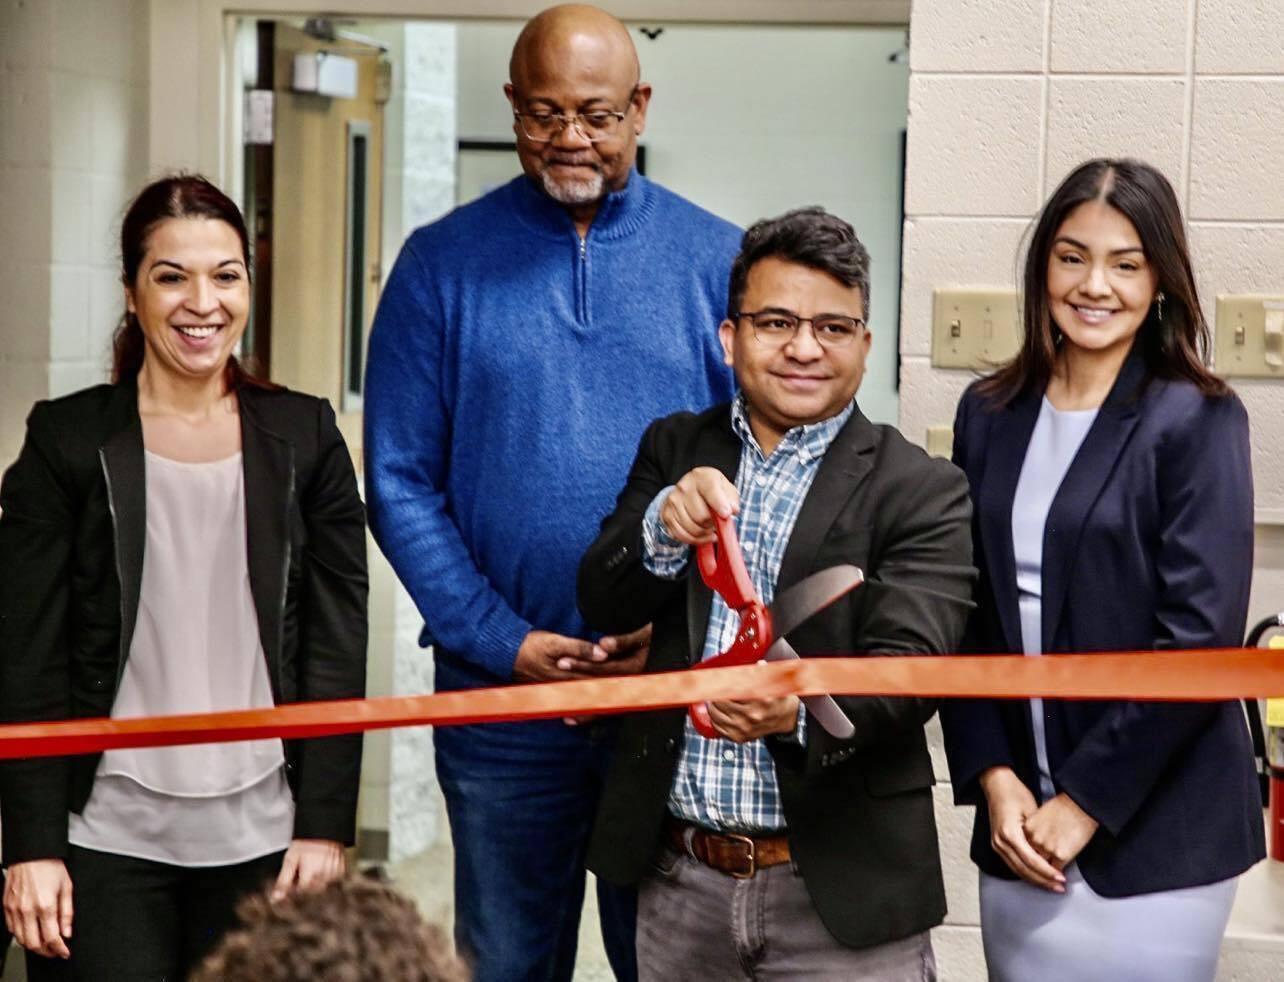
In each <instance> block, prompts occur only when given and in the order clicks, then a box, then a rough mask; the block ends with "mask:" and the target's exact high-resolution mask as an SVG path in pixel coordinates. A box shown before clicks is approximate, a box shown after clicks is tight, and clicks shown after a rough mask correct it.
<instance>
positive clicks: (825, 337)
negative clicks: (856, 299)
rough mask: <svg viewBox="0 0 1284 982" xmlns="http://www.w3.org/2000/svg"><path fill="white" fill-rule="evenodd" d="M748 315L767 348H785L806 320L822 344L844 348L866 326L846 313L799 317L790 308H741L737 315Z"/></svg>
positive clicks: (813, 334) (761, 341)
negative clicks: (754, 309)
mask: <svg viewBox="0 0 1284 982" xmlns="http://www.w3.org/2000/svg"><path fill="white" fill-rule="evenodd" d="M741 317H746V318H748V319H749V323H750V325H751V326H752V327H753V336H754V337H755V338H757V339H758V343H759V344H762V345H764V346H766V347H768V348H783V347H784V346H785V345H787V344H788V343H789V342H790V341H792V340H793V339H794V338H795V337H796V336H797V334H798V329H799V328H800V327H802V325H803V324H810V325H811V333H812V336H813V337H815V339H816V343H817V344H819V345H820V346H821V347H822V348H845V347H847V346H848V345H849V344H851V343H852V342H853V341H855V340H856V339H857V338H858V337H860V335H861V332H862V331H864V330H865V322H864V321H863V320H861V318H859V317H847V316H845V315H843V314H817V315H816V316H815V317H799V316H798V315H797V314H795V313H794V312H793V311H791V310H777V309H772V308H768V309H766V310H757V311H753V310H742V311H740V312H739V313H738V314H736V318H737V319H739V318H741Z"/></svg>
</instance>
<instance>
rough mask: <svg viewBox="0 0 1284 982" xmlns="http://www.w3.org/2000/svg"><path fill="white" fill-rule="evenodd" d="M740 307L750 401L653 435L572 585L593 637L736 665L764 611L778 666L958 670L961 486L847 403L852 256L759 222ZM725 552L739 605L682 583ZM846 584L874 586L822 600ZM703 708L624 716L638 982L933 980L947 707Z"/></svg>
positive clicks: (607, 873) (824, 231)
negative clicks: (897, 660) (847, 572)
mask: <svg viewBox="0 0 1284 982" xmlns="http://www.w3.org/2000/svg"><path fill="white" fill-rule="evenodd" d="M729 293H730V296H729V300H728V308H727V311H728V312H727V316H726V319H725V320H724V321H723V322H722V325H721V327H720V328H719V337H720V339H721V342H722V347H723V351H724V353H725V358H726V361H727V364H729V365H731V366H733V368H734V369H735V374H736V381H737V382H738V384H739V392H738V393H737V395H736V397H735V398H734V400H733V401H732V402H731V403H729V404H728V403H723V404H721V405H718V406H715V407H714V408H713V409H710V410H708V411H707V412H704V413H702V414H700V415H693V414H690V413H679V414H676V415H673V416H670V417H668V418H666V419H662V420H659V421H658V422H656V423H654V424H653V425H652V426H651V427H650V428H649V429H648V430H647V432H646V434H645V435H644V436H643V438H642V442H641V446H640V448H639V450H638V453H637V457H636V459H635V460H634V463H633V468H632V472H631V473H630V475H629V480H628V483H627V484H626V485H625V487H624V490H623V492H621V494H620V496H619V499H618V501H617V504H616V509H615V512H614V513H613V514H612V515H611V516H610V517H608V518H607V520H606V521H605V523H604V524H603V526H602V531H601V533H600V534H599V536H598V538H597V540H596V542H594V544H593V545H592V546H591V547H590V549H589V551H588V553H587V554H586V555H585V557H584V560H583V562H582V563H581V566H580V579H579V599H580V607H581V609H582V610H583V612H584V615H585V617H586V619H587V620H588V621H589V623H590V624H592V625H594V626H595V627H598V628H600V629H602V630H606V631H617V632H624V631H629V630H632V629H634V628H636V627H637V626H638V625H640V624H644V623H647V622H654V625H655V628H654V635H653V637H652V641H651V650H650V655H649V657H648V659H647V665H646V670H647V671H648V672H660V671H673V670H675V669H681V668H685V667H687V666H688V665H691V664H692V663H699V662H701V661H703V660H707V659H710V658H712V657H714V656H717V655H718V654H719V653H720V652H723V651H725V650H727V649H728V648H729V647H730V648H731V649H732V650H734V649H736V648H739V647H741V646H742V645H743V639H744V638H745V637H746V636H748V635H750V634H753V633H754V632H753V631H751V630H750V629H748V628H746V627H745V618H744V615H743V614H742V615H741V621H740V623H739V624H737V622H736V620H735V618H734V617H733V610H732V608H731V607H730V606H728V603H727V602H726V601H725V599H724V598H726V597H727V596H728V595H731V594H737V593H738V594H749V595H752V594H753V593H754V592H755V591H756V594H757V596H758V597H760V598H761V600H762V601H763V602H765V603H766V604H768V605H770V606H769V607H768V608H767V609H768V612H769V616H768V617H767V618H766V621H765V622H766V623H767V624H768V625H769V628H768V630H769V632H770V633H775V634H779V635H780V636H781V638H783V637H784V636H785V635H788V641H789V644H787V645H786V647H787V648H788V647H789V645H791V646H792V649H791V650H790V653H792V650H793V649H796V651H797V652H798V653H801V654H802V655H803V656H804V657H806V656H823V655H843V654H852V653H881V654H923V653H943V652H948V651H953V650H956V646H957V645H958V643H959V640H960V638H961V636H962V633H963V627H964V623H965V621H966V618H967V615H968V611H969V609H970V608H971V606H972V605H971V594H972V584H973V579H974V577H975V571H974V569H973V567H972V559H971V556H972V549H971V533H970V528H969V521H970V516H971V507H970V505H969V502H968V494H967V484H966V482H965V480H964V478H963V475H962V473H961V472H960V471H959V470H958V469H956V468H955V467H954V466H953V465H952V464H950V463H948V462H947V461H944V460H939V459H933V458H929V457H928V456H926V455H925V454H924V453H923V452H922V451H921V450H919V449H918V448H917V447H914V446H911V445H910V444H909V443H908V442H907V441H906V440H905V439H904V438H903V437H902V436H901V435H900V433H898V432H897V431H896V430H895V429H894V428H892V427H890V426H877V425H874V424H872V423H870V422H869V421H868V420H867V419H866V418H865V417H864V416H863V415H862V414H861V412H860V409H859V408H858V407H857V404H856V400H855V396H856V391H857V389H858V387H859V386H860V382H861V378H862V376H863V374H864V371H865V358H866V354H867V352H868V350H869V346H870V342H871V336H870V333H869V330H868V328H867V326H866V317H867V316H868V313H867V312H868V303H869V256H868V254H867V253H866V251H865V248H864V246H862V245H861V243H860V241H859V240H858V239H857V238H856V235H855V233H854V232H853V230H852V228H851V226H850V225H848V224H847V223H846V222H843V221H841V220H840V219H837V218H835V217H833V216H831V215H828V214H826V213H825V212H824V211H822V210H821V209H819V208H809V209H801V210H798V211H794V212H790V213H788V214H786V215H783V216H781V217H780V218H777V219H772V220H768V221H762V222H759V223H758V224H756V225H754V226H753V227H752V228H751V229H749V231H748V232H746V233H745V236H744V241H743V243H742V246H741V252H740V255H739V256H738V257H737V258H736V260H735V263H734V265H733V266H732V271H731V284H730V291H729ZM728 520H731V522H732V523H733V525H734V534H732V533H731V529H729V528H728V527H727V526H728V524H730V523H729V522H728ZM720 526H721V528H722V529H723V531H722V532H719V531H718V530H719V528H720ZM715 538H717V539H723V538H726V539H730V540H731V541H730V542H729V543H727V544H729V545H731V546H732V549H731V550H728V549H726V548H723V545H724V543H723V542H721V541H719V542H718V548H719V550H720V552H719V553H718V554H717V555H718V562H722V561H723V560H726V559H727V558H728V552H734V551H735V548H734V547H735V543H736V541H737V540H738V544H739V550H740V552H741V553H742V554H743V557H744V567H745V568H747V572H748V579H749V580H751V581H752V587H751V588H748V585H746V589H745V590H741V591H735V590H729V589H727V588H726V587H725V586H724V585H721V584H719V585H718V595H715V594H713V593H712V592H711V591H710V589H709V588H708V587H707V586H705V585H704V584H703V583H702V582H701V576H705V577H708V576H709V570H708V569H707V568H706V555H705V553H704V552H702V553H701V555H700V563H699V565H700V574H701V575H700V576H697V575H695V574H693V573H691V572H689V570H690V569H691V567H693V566H694V565H695V562H694V552H693V547H699V548H700V549H701V550H707V549H708V548H709V546H708V544H709V543H711V542H713V541H714V540H715ZM733 565H734V563H733ZM851 566H856V567H859V568H860V570H861V572H862V573H863V576H864V583H863V585H860V586H859V587H858V588H855V589H853V588H852V587H853V584H852V583H848V584H847V585H846V586H845V587H843V588H841V589H840V590H839V591H833V590H830V591H829V592H824V591H821V592H817V589H818V587H820V586H823V581H824V580H825V579H826V577H827V576H829V575H830V574H840V575H841V570H840V569H837V568H836V567H847V568H849V569H850V567H851ZM857 579H859V577H857ZM714 582H715V583H716V582H718V581H717V580H716V578H715V579H714ZM836 593H837V594H841V595H839V596H838V597H837V599H834V598H835V595H836ZM750 599H751V600H756V599H757V598H755V597H752V596H751V598H750ZM740 605H741V604H740V601H736V602H735V603H734V606H740ZM758 633H761V630H760V629H759V632H758ZM762 640H769V639H762ZM776 654H777V644H772V645H771V648H770V650H769V651H768V653H767V655H766V657H767V658H768V659H771V658H772V657H775V655H776ZM696 710H698V711H693V712H692V713H691V714H690V720H691V721H689V722H688V721H687V718H688V717H687V714H684V713H682V712H681V711H672V710H670V711H663V712H654V713H647V714H642V715H636V716H632V717H629V718H628V719H627V720H626V722H625V725H624V727H623V729H622V730H621V733H620V738H619V742H618V744H617V747H616V754H615V760H614V763H613V766H612V770H611V773H610V776H609V778H608V781H607V787H606V790H605V792H604V794H603V798H602V806H601V808H600V810H599V813H598V817H597V822H596V824H595V828H594V833H593V839H592V842H591V844H590V850H589V867H590V869H592V870H593V871H594V872H595V873H596V874H597V875H598V876H599V877H601V878H603V879H606V880H609V881H612V882H618V883H637V884H638V885H639V897H638V932H637V951H638V968H639V973H640V978H642V979H653V980H664V982H678V980H682V979H742V978H745V979H747V978H806V979H818V980H824V979H832V980H834V982H839V980H842V982H853V980H864V979H868V980H877V982H896V980H911V979H912V980H915V982H921V980H925V979H934V978H935V977H936V974H935V961H934V957H933V954H932V948H931V942H930V940H929V937H928V930H929V929H930V928H931V927H933V926H934V925H936V924H939V923H940V922H941V920H942V918H943V916H944V914H945V895H944V888H943V886H942V882H941V867H940V857H939V855H938V851H937V842H936V826H935V822H934V818H933V812H932V792H931V784H932V764H931V760H930V758H929V756H928V751H927V744H926V739H925V737H924V732H923V724H924V723H926V722H927V720H928V718H929V717H930V716H931V715H932V713H933V712H934V711H935V702H934V701H932V700H928V699H917V698H882V697H879V698H872V697H836V698H834V699H830V698H829V697H822V698H821V699H819V700H818V699H815V698H814V697H813V698H808V699H807V700H805V702H804V703H802V704H800V701H799V699H798V698H797V697H796V696H787V697H783V698H767V697H764V698H758V699H750V700H742V701H727V702H714V703H710V704H708V706H707V707H696Z"/></svg>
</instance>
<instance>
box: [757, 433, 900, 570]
mask: <svg viewBox="0 0 1284 982" xmlns="http://www.w3.org/2000/svg"><path fill="white" fill-rule="evenodd" d="M875 442H876V437H875V431H874V425H873V424H872V423H871V422H870V421H869V420H867V419H866V418H865V417H864V415H862V413H861V411H860V409H859V408H858V409H855V410H853V411H852V415H851V418H850V419H849V420H847V422H846V424H844V426H843V428H842V429H841V430H839V431H838V435H837V436H835V437H834V442H833V443H831V444H830V446H829V450H828V451H826V453H825V456H824V458H823V459H822V460H821V462H820V468H819V470H817V471H816V478H815V480H814V481H812V484H811V487H810V488H809V489H808V491H807V497H806V498H804V499H803V503H802V508H801V509H799V511H798V519H797V521H795V522H794V530H793V532H792V533H791V534H790V536H789V542H788V543H787V544H786V545H785V554H784V556H782V557H781V560H780V575H779V576H777V577H776V592H777V593H780V592H781V591H782V590H784V589H786V588H787V587H790V586H792V585H793V584H795V583H797V582H798V581H799V580H801V579H802V578H803V577H805V576H806V575H807V574H808V573H810V572H811V571H812V566H813V564H814V562H815V559H816V553H817V552H818V551H819V550H820V547H821V544H822V543H823V542H824V541H825V537H826V536H827V535H828V534H829V529H830V526H832V525H833V524H834V519H836V518H837V517H838V514H839V512H841V511H842V510H843V506H844V505H846V504H847V501H848V499H850V498H851V496H852V495H853V494H855V493H856V489H857V488H858V487H859V486H860V483H861V481H863V480H864V479H865V477H866V475H868V474H869V472H870V470H871V469H872V468H873V466H874V465H873V463H872V461H871V460H870V456H869V453H870V451H872V450H873V449H874V445H875Z"/></svg>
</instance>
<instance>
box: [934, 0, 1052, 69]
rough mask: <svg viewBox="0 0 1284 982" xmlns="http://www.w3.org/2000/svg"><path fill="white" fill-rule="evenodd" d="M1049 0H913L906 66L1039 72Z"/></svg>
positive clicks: (1041, 66) (1041, 67) (1041, 65)
mask: <svg viewBox="0 0 1284 982" xmlns="http://www.w3.org/2000/svg"><path fill="white" fill-rule="evenodd" d="M1048 2H1049V0H917V2H916V3H915V4H914V5H913V8H912V9H913V18H914V37H913V42H912V43H911V45H910V70H911V71H915V72H974V71H977V69H978V67H979V66H984V70H985V71H989V72H1038V71H1042V70H1043V42H1044V27H1045V20H1046V16H1047V5H1048Z"/></svg>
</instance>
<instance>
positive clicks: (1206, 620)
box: [941, 160, 1264, 982]
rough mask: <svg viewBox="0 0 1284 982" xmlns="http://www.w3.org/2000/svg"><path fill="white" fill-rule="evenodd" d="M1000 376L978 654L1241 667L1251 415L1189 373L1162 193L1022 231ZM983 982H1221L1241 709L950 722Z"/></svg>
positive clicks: (1245, 756)
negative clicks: (1115, 655)
mask: <svg viewBox="0 0 1284 982" xmlns="http://www.w3.org/2000/svg"><path fill="white" fill-rule="evenodd" d="M1024 294H1025V314H1024V318H1025V336H1024V342H1023V346H1022V348H1021V351H1020V353H1019V354H1018V356H1017V357H1016V359H1015V360H1014V361H1013V362H1012V363H1011V364H1009V365H1008V366H1006V367H1005V368H1003V369H1001V370H1000V371H999V372H997V373H996V374H994V375H992V376H990V377H988V378H986V379H983V380H981V381H980V382H978V383H976V384H974V385H973V386H972V387H971V388H970V389H969V390H968V391H967V393H966V394H965V395H964V397H963V399H962V401H961V403H960V405H959V410H958V417H957V420H956V422H955V437H954V440H955V443H954V459H955V462H956V463H957V464H958V465H959V466H961V467H962V468H963V469H964V471H965V472H966V473H967V476H968V480H969V483H970V485H971V489H972V496H973V502H974V506H975V512H974V519H973V533H974V542H975V557H976V563H977V565H978V567H979V568H980V571H981V589H980V591H979V594H978V608H977V611H976V613H975V616H974V619H973V622H972V625H971V628H970V631H969V637H970V640H969V646H970V648H971V650H974V651H978V652H1024V653H1025V654H1026V655H1038V654H1041V653H1044V652H1048V653H1052V652H1072V651H1079V652H1096V651H1109V650H1118V651H1130V650H1145V649H1156V648H1160V649H1163V648H1167V649H1173V648H1215V647H1221V646H1235V645H1238V644H1239V643H1240V640H1241V638H1242V637H1243V633H1244V625H1245V620H1246V616H1247V607H1248V593H1249V580H1250V576H1251V573H1252V567H1253V489H1252V474H1251V469H1250V460H1249V440H1248V418H1247V415H1246V413H1245V412H1244V408H1243V406H1242V405H1241V404H1240V402H1239V400H1238V399H1237V398H1236V397H1235V396H1234V394H1233V393H1231V392H1230V390H1229V389H1228V388H1227V387H1226V386H1225V384H1224V383H1223V382H1222V381H1221V380H1220V379H1218V378H1217V377H1215V376H1214V375H1212V374H1211V373H1210V372H1209V371H1208V370H1207V369H1206V368H1205V367H1204V364H1203V360H1202V356H1203V353H1204V352H1205V351H1206V350H1207V345H1208V328H1207V326H1206V324H1205V322H1204V319H1203V315H1202V313H1201V308H1200V305H1199V300H1198V297H1197V295H1196V290H1195V283H1194V277H1193V275H1192V272H1191V267H1190V261H1189V257H1188V252H1187V247H1186V237H1185V232H1184V229H1183V225H1182V220H1181V214H1180V210H1179V207H1178V204H1177V199H1176V196H1175V195H1174V194H1173V191H1172V188H1171V186H1170V185H1169V183H1168V182H1167V180H1165V178H1164V177H1163V176H1162V175H1161V174H1160V173H1158V172H1157V171H1156V170H1154V169H1153V168H1151V167H1149V166H1148V165H1146V164H1143V163H1140V162H1137V161H1130V160H1094V161H1090V162H1089V163H1086V164H1084V165H1082V166H1081V167H1079V168H1078V169H1077V170H1075V171H1074V172H1073V173H1072V174H1071V175H1070V176H1069V177H1067V178H1066V180H1065V181H1064V183H1063V184H1062V185H1061V187H1060V188H1058V189H1057V191H1056V192H1055V193H1054V194H1053V196H1052V198H1051V200H1050V201H1049V202H1048V204H1047V205H1046V206H1045V208H1044V210H1043V212H1042V214H1041V215H1040V216H1039V218H1038V221H1037V223H1036V226H1035V229H1034V232H1033V236H1032V239H1031V244H1030V248H1029V252H1028V258H1027V262H1026V270H1025V279H1024ZM941 717H942V722H943V724H944V727H945V738H946V751H947V754H948V756H949V763H950V771H951V775H952V777H953V781H954V788H955V795H956V798H957V800H958V801H959V802H960V803H963V804H975V805H977V806H978V807H977V810H976V825H975V828H974V834H973V838H972V858H973V860H974V861H975V862H976V863H977V864H978V865H979V866H980V869H981V908H982V934H983V939H984V943H985V951H986V958H987V962H988V964H989V967H990V973H991V977H992V978H994V979H1001V980H1005V979H1011V980H1020V979H1027V978H1035V977H1038V978H1041V979H1044V980H1063V979H1064V980H1076V982H1077V980H1081V979H1089V978H1092V979H1106V978H1108V979H1112V980H1142V979H1147V980H1149V979H1154V980H1157V982H1158V980H1164V982H1172V980H1182V982H1186V980H1203V979H1209V980H1211V979H1212V978H1213V975H1214V973H1215V971H1216V963H1217V953H1218V949H1219V945H1220V940H1221V936H1222V933H1223V931H1224V930H1225V925H1226V920H1227V918H1228V917H1229V913H1230V906H1231V902H1232V900H1233V898H1234V892H1235V877H1236V876H1238V874H1240V873H1242V872H1243V871H1244V870H1245V869H1247V868H1248V867H1249V866H1251V865H1252V864H1253V863H1254V862H1256V861H1257V860H1258V859H1260V858H1261V857H1262V856H1263V855H1264V835H1263V825H1262V814H1261V807H1260V800H1259V798H1258V792H1257V786H1256V783H1255V778H1254V774H1253V768H1252V759H1251V749H1250V743H1249V735H1248V731H1247V728H1246V725H1245V720H1244V715H1243V711H1242V708H1241V707H1240V705H1239V704H1238V703H1232V702H1217V703H1186V704H1174V703H1167V704H1165V703H1145V702H1125V701H1116V702H1099V701H1098V702H1081V701H1059V700H1046V701H1043V700H1029V701H1009V702H999V701H981V700H972V701H953V702H948V703H947V704H946V705H945V706H944V707H943V708H942V711H941Z"/></svg>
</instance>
